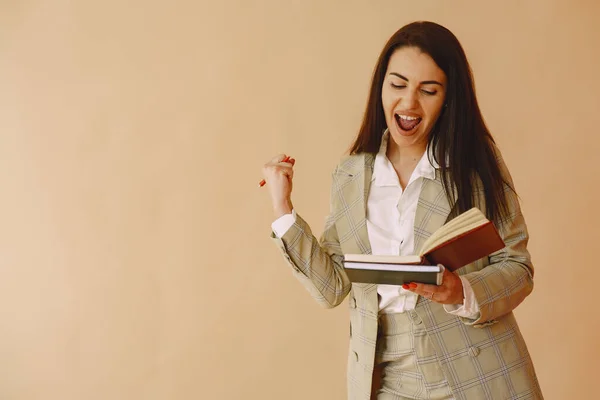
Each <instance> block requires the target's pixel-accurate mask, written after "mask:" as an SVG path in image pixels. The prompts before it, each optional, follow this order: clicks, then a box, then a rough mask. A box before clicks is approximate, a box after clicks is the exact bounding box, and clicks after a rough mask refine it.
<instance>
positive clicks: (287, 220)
mask: <svg viewBox="0 0 600 400" xmlns="http://www.w3.org/2000/svg"><path fill="white" fill-rule="evenodd" d="M295 223H296V210H292V213H291V214H284V215H282V216H281V217H279V218H277V219H276V220H275V221H273V223H272V224H271V229H272V230H273V233H274V234H275V236H277V238H278V239H281V238H282V237H283V235H285V233H286V232H287V231H288V230H289V229H290V228H291V227H292V225H294V224H295Z"/></svg>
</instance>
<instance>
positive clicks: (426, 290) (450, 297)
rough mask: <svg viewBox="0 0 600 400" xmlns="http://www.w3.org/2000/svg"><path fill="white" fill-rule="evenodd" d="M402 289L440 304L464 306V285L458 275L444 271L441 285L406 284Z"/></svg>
mask: <svg viewBox="0 0 600 400" xmlns="http://www.w3.org/2000/svg"><path fill="white" fill-rule="evenodd" d="M402 287H403V288H404V289H406V290H410V291H411V292H413V293H416V294H418V295H421V296H423V297H426V298H428V299H429V300H431V301H435V302H436V303H440V304H463V301H464V298H465V296H464V294H463V285H462V281H461V280H460V278H459V276H458V274H455V273H454V272H450V271H449V270H447V269H444V275H443V276H442V284H441V285H439V286H438V285H426V284H424V283H413V282H411V283H410V284H406V283H405V284H404V285H402Z"/></svg>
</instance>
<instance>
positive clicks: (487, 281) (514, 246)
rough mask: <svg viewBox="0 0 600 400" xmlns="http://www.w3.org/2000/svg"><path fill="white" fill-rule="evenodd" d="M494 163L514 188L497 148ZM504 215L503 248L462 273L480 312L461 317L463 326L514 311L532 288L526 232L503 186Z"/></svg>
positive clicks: (515, 203) (512, 194) (491, 320)
mask: <svg viewBox="0 0 600 400" xmlns="http://www.w3.org/2000/svg"><path fill="white" fill-rule="evenodd" d="M497 154H498V163H499V166H500V170H501V172H502V174H503V177H504V179H505V180H506V181H507V182H508V183H509V184H510V185H511V186H512V187H514V184H513V181H512V178H511V176H510V173H509V171H508V168H507V167H506V165H505V163H504V161H503V160H502V156H501V155H500V153H499V151H498V152H497ZM504 191H505V193H506V198H507V202H508V213H507V216H506V217H505V218H504V219H503V220H502V221H501V223H500V226H498V231H499V233H500V236H501V237H502V239H503V240H504V242H505V244H506V247H505V248H504V249H502V250H500V251H497V252H495V253H493V254H491V255H490V256H489V265H487V266H485V267H483V268H482V269H480V270H478V271H474V272H469V273H466V274H464V275H463V276H464V277H465V278H466V279H467V280H468V281H469V283H470V284H471V287H472V289H473V292H474V294H475V298H476V299H477V303H478V304H479V309H480V314H479V317H478V318H476V319H467V318H462V319H463V322H464V323H466V324H467V325H474V326H475V327H483V326H486V325H489V324H493V323H494V322H496V320H497V319H498V318H500V317H502V316H503V315H506V314H508V313H510V312H512V310H514V309H515V308H516V307H517V306H518V305H519V304H521V302H522V301H523V300H524V299H525V297H527V296H528V295H529V294H530V293H531V291H532V290H533V264H532V263H531V257H530V255H529V251H528V250H527V242H528V241H529V234H528V232H527V226H526V225H525V219H524V218H523V214H522V213H521V208H520V206H519V199H518V197H517V195H516V193H515V192H514V191H513V190H512V189H511V188H510V187H509V186H508V185H505V187H504Z"/></svg>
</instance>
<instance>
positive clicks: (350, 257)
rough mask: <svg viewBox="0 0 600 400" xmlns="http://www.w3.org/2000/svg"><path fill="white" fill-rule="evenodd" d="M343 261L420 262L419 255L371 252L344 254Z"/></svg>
mask: <svg viewBox="0 0 600 400" xmlns="http://www.w3.org/2000/svg"><path fill="white" fill-rule="evenodd" d="M344 262H360V263H383V264H420V263H421V256H416V255H411V256H389V255H386V256H375V255H372V254H344Z"/></svg>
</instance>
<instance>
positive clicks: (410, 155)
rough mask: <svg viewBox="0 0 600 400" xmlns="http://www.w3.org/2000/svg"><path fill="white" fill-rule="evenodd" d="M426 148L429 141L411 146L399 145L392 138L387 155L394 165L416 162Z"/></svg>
mask: <svg viewBox="0 0 600 400" xmlns="http://www.w3.org/2000/svg"><path fill="white" fill-rule="evenodd" d="M426 149H427V143H415V144H414V145H411V146H398V144H396V143H395V142H394V141H393V140H391V138H390V140H389V141H388V146H387V151H386V155H387V158H388V159H389V160H390V162H391V163H392V164H394V165H399V164H400V165H406V164H416V163H417V162H419V160H420V159H421V157H423V154H424V153H425V150H426Z"/></svg>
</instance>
